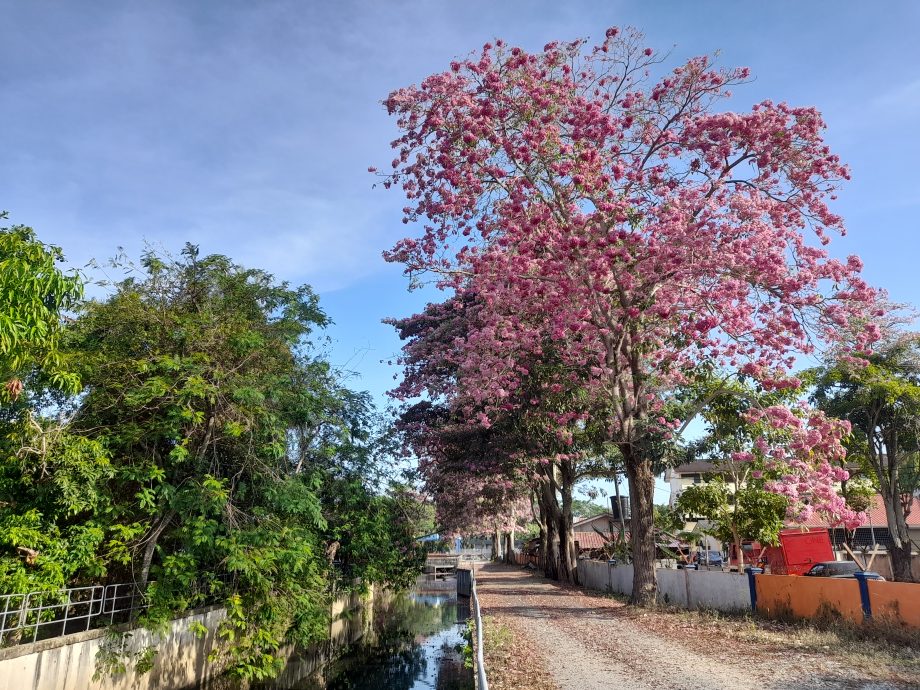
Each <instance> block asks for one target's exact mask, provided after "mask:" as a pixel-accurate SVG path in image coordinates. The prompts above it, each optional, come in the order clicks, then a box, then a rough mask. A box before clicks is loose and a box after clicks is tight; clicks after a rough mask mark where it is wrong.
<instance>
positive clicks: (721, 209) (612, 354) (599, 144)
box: [384, 29, 878, 517]
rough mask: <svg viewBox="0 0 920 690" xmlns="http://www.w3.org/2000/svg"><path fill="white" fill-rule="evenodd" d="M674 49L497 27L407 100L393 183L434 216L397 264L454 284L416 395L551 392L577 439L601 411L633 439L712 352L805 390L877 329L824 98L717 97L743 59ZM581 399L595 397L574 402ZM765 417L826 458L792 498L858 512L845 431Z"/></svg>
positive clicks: (461, 400) (399, 251)
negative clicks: (845, 460) (672, 52)
mask: <svg viewBox="0 0 920 690" xmlns="http://www.w3.org/2000/svg"><path fill="white" fill-rule="evenodd" d="M662 60H663V58H662V57H661V56H660V55H659V54H658V53H656V52H655V51H654V50H651V49H648V48H646V47H645V46H644V45H643V42H642V36H641V34H639V33H638V32H636V31H632V30H628V31H620V30H618V29H610V30H608V31H607V32H606V35H605V39H604V40H603V42H601V43H600V44H599V45H597V46H595V47H593V48H588V47H587V44H586V42H585V41H581V40H579V41H574V42H570V43H556V42H554V43H550V44H547V46H546V47H545V48H544V50H543V51H542V52H538V53H529V52H527V51H525V50H523V49H521V48H517V47H509V46H507V45H505V44H504V43H503V42H501V41H497V42H496V43H495V44H494V45H493V44H487V45H485V46H484V47H483V49H482V51H481V52H480V53H478V54H477V55H474V56H471V57H469V58H467V59H465V60H458V61H456V62H454V63H452V65H451V67H450V69H449V70H448V71H445V72H443V73H439V74H435V75H432V76H430V77H428V78H427V79H425V80H424V81H423V82H422V83H421V84H420V85H418V86H411V87H407V88H403V89H399V90H397V91H394V92H393V93H391V94H390V96H389V98H388V99H387V100H386V106H387V108H388V110H389V112H390V113H391V114H393V115H394V116H395V117H396V120H397V124H398V126H399V128H400V130H401V136H400V137H399V138H397V139H396V140H395V141H394V142H393V148H394V150H395V152H396V155H395V158H394V159H393V161H392V166H391V167H392V170H391V172H389V173H387V174H386V175H385V181H384V184H385V185H386V186H387V187H390V186H394V185H395V186H397V187H400V188H401V189H402V190H403V192H404V193H405V195H406V198H407V205H406V207H405V217H404V221H405V222H406V223H408V224H418V226H419V227H420V230H419V232H418V233H415V234H413V235H411V236H409V237H406V238H405V239H403V240H401V241H399V242H398V243H397V244H396V246H395V247H394V248H393V249H392V250H391V251H389V252H387V253H386V258H387V259H388V260H390V261H395V262H400V263H403V264H404V265H405V267H406V272H407V274H409V275H410V276H413V277H416V276H421V275H429V276H436V277H437V281H438V284H439V285H440V287H442V288H444V289H446V290H450V291H452V293H453V295H454V298H453V299H451V300H448V301H447V302H445V303H444V305H440V306H439V307H434V308H432V310H431V311H429V312H426V314H422V315H419V316H417V317H415V318H414V319H413V320H409V322H408V323H404V326H405V328H408V329H410V330H411V328H421V329H428V331H427V332H431V329H435V330H436V331H437V330H438V329H441V331H440V332H439V337H437V338H429V339H427V341H426V342H421V341H420V340H419V339H416V340H415V341H413V342H412V343H411V344H410V345H409V346H408V348H409V350H408V351H407V352H406V353H405V357H404V359H403V363H404V364H406V365H407V366H408V367H409V368H408V370H407V376H406V378H405V379H404V381H403V383H402V384H401V385H400V386H399V388H398V389H397V392H396V394H397V396H398V397H402V398H404V399H405V398H407V397H411V396H414V395H422V394H425V395H430V396H434V397H438V396H441V397H444V398H449V399H450V400H451V406H452V407H453V408H454V409H455V410H456V411H457V412H458V413H460V414H463V415H465V416H466V417H467V418H468V419H469V420H470V422H471V423H475V424H477V425H481V426H483V427H487V426H488V425H490V424H492V423H493V422H494V420H495V419H496V418H498V417H500V416H501V415H503V414H505V413H508V412H509V411H511V410H513V409H515V408H516V407H522V406H531V407H535V408H542V412H543V413H544V415H543V417H544V419H546V420H547V424H552V425H555V427H556V428H555V433H556V434H557V436H558V440H559V441H561V442H562V443H563V444H568V443H571V442H573V439H574V438H575V437H576V435H577V429H578V428H579V426H578V425H579V424H584V423H586V421H587V420H588V419H591V420H592V421H597V416H598V415H602V417H603V419H602V425H603V427H604V429H605V430H606V434H607V439H608V440H609V441H610V442H612V443H614V444H616V445H618V446H620V447H621V448H631V447H633V445H634V444H635V443H636V442H637V440H638V435H639V434H640V433H647V431H648V429H649V428H650V424H649V420H654V419H656V418H658V417H661V419H662V420H663V421H661V420H659V423H658V424H659V427H660V428H661V429H662V433H665V434H666V433H668V431H667V430H668V428H670V427H673V422H674V420H668V419H665V418H664V417H662V408H663V401H664V400H665V398H666V396H667V395H668V392H669V391H672V390H673V389H674V387H675V386H677V385H680V384H681V383H684V382H685V381H686V380H687V378H688V377H689V375H690V374H691V372H693V371H694V370H695V368H696V367H698V366H700V365H701V364H704V363H705V364H707V365H710V366H714V367H716V368H718V369H720V370H727V371H728V370H730V371H738V372H742V373H744V374H746V375H747V376H749V377H751V378H753V379H755V380H756V381H758V382H759V383H760V385H761V386H763V387H764V388H766V389H771V388H773V389H777V388H783V387H787V386H792V385H797V383H798V382H797V380H796V379H795V377H794V376H792V374H791V368H792V366H793V363H794V360H795V357H796V355H797V354H798V353H810V352H812V351H813V350H814V349H815V347H816V345H819V344H829V343H835V342H837V341H838V340H839V339H840V337H841V334H843V333H846V334H848V336H849V335H853V336H854V341H853V343H852V344H853V345H854V346H855V347H856V348H857V349H866V348H868V346H869V345H870V343H871V342H872V341H873V340H874V339H875V338H876V337H877V336H878V333H877V329H876V328H875V327H874V326H873V325H871V320H869V319H868V318H867V316H868V315H869V313H870V311H871V305H872V304H873V303H874V302H875V300H876V297H877V293H876V291H875V290H873V289H872V288H871V287H870V286H869V285H868V284H867V283H866V282H865V281H864V280H863V279H862V277H861V276H860V271H861V268H862V265H861V262H860V260H859V259H858V258H857V257H850V258H849V259H847V260H845V261H841V260H838V259H835V258H833V257H831V256H830V255H829V254H828V252H827V250H826V249H824V245H825V244H827V242H828V241H829V237H830V235H831V234H832V233H833V232H841V233H842V232H844V226H843V221H842V219H841V218H840V217H839V216H838V215H836V214H835V213H833V212H832V211H831V209H830V207H829V206H828V202H829V201H830V200H832V199H833V196H834V193H835V191H836V189H837V186H838V184H839V183H840V182H841V181H842V180H844V179H847V178H848V177H849V173H848V170H847V168H846V166H844V165H843V164H842V163H841V161H840V160H839V158H838V157H837V156H836V155H835V154H834V153H832V152H831V150H830V149H829V147H828V146H827V145H826V144H825V143H824V141H823V139H822V131H823V129H824V122H823V120H822V118H821V115H820V114H819V113H818V111H817V110H815V109H814V108H811V107H793V106H790V105H787V104H785V103H774V102H771V101H764V102H762V103H760V104H757V105H755V106H754V107H753V108H751V110H750V111H748V112H741V113H736V112H730V111H725V110H719V109H718V108H717V104H719V103H721V102H722V101H723V100H724V99H725V98H727V97H728V96H729V95H730V89H731V88H732V87H733V86H734V85H738V84H740V83H743V82H744V81H745V80H747V79H748V77H749V74H748V71H747V70H746V69H743V68H742V69H729V70H725V69H718V68H716V67H714V66H713V65H712V61H711V60H710V59H709V58H708V57H698V58H693V59H691V60H689V61H687V62H686V63H684V64H682V65H680V66H678V67H676V68H675V69H673V70H671V71H670V72H666V73H663V74H661V75H660V76H659V77H658V78H657V79H656V78H653V77H652V73H653V72H654V71H656V70H658V67H659V65H660V63H661V62H662ZM810 235H811V236H813V238H814V240H816V241H815V242H812V241H809V236H810ZM450 310H462V311H464V312H465V313H466V315H467V317H468V318H467V319H466V321H465V324H464V327H463V328H462V329H457V320H455V319H450V318H447V314H448V312H449V311H450ZM410 336H411V333H410ZM412 348H415V349H414V350H413V349H412ZM422 350H425V351H424V352H423V351H422ZM435 350H437V351H435ZM548 359H550V360H551V361H552V362H554V363H556V364H558V365H557V366H553V367H541V363H545V362H546V361H547V360H548ZM445 366H449V368H450V371H451V375H450V376H449V377H445V376H444V375H443V371H444V367H445ZM535 372H539V375H537V374H535ZM535 380H536V381H538V382H539V387H538V389H537V390H534V389H533V384H534V381H535ZM566 395H568V398H567V400H568V401H569V402H572V401H577V404H575V403H573V404H572V405H571V406H570V407H569V408H567V409H561V410H559V409H557V405H556V401H558V399H559V398H560V396H566ZM551 403H552V404H551ZM553 412H555V413H556V417H555V418H553V416H552V414H551V413H553ZM788 412H789V415H791V416H792V417H793V418H796V419H797V417H796V416H795V415H794V414H793V413H792V412H791V411H788ZM767 414H768V415H770V420H771V423H773V421H774V418H775V423H776V424H778V425H780V426H779V427H778V428H783V429H786V430H792V431H790V433H792V435H793V437H794V439H795V441H794V442H795V443H796V444H798V445H799V446H801V448H795V449H790V451H789V452H790V461H791V460H793V459H794V460H795V461H796V462H801V463H804V464H805V465H807V466H808V467H810V468H812V469H811V470H810V472H809V473H807V474H806V473H805V470H804V469H803V468H798V467H795V468H793V469H795V473H793V474H790V476H795V477H805V478H806V480H807V481H806V482H805V483H809V482H811V483H813V484H814V487H813V488H807V487H806V488H804V489H800V488H799V484H802V483H803V482H801V481H795V482H793V481H792V480H791V479H790V480H789V481H782V483H783V484H784V485H785V486H787V488H786V489H784V491H786V492H787V493H786V494H785V495H787V496H789V497H790V498H791V499H792V501H793V503H794V505H796V506H801V507H800V508H797V511H798V512H797V513H796V515H797V516H799V517H801V516H802V515H804V514H805V512H807V509H806V507H805V506H812V509H814V507H813V506H814V505H815V501H817V502H820V504H821V505H822V506H826V507H827V508H828V509H831V508H834V509H836V510H839V509H841V506H839V505H837V503H836V502H835V501H834V500H833V499H832V497H831V496H829V495H825V494H826V493H827V492H826V491H825V488H826V486H827V481H828V478H829V477H830V476H831V474H830V473H829V471H825V470H824V465H825V459H824V458H825V457H827V455H826V454H827V453H829V452H831V451H832V448H831V446H833V445H834V444H835V443H838V442H839V438H836V437H835V436H834V433H836V432H834V433H830V431H831V430H830V429H825V428H824V427H823V426H821V424H820V423H819V424H818V426H817V427H814V426H812V425H811V424H810V423H809V424H806V425H805V426H804V427H803V428H801V429H797V428H795V424H794V423H793V421H792V419H791V418H786V417H783V415H782V414H781V413H780V412H779V411H773V412H769V413H767ZM776 461H777V462H779V461H780V459H779V458H776ZM789 486H794V488H795V491H794V496H793V495H791V494H790V493H789V492H790V491H791V489H789V488H788V487H789ZM840 514H843V513H840Z"/></svg>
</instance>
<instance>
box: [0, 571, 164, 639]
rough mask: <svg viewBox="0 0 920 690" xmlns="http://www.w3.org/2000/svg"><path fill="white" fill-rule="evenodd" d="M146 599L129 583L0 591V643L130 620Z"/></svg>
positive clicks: (144, 604) (66, 632)
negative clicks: (24, 591)
mask: <svg viewBox="0 0 920 690" xmlns="http://www.w3.org/2000/svg"><path fill="white" fill-rule="evenodd" d="M146 607H147V601H146V599H145V597H144V596H143V594H142V593H141V592H140V590H139V589H138V588H137V586H136V585H135V584H134V583H133V582H132V583H121V584H113V585H106V586H103V585H92V586H89V587H71V588H68V589H59V590H55V591H51V592H29V593H28V594H3V595H0V647H9V646H13V645H17V644H24V643H27V642H36V641H38V640H45V639H48V638H51V637H61V636H62V635H70V634H72V633H76V632H84V631H86V630H89V629H91V628H96V627H101V626H104V625H111V624H113V623H125V622H128V621H130V620H133V619H134V618H135V617H136V616H137V614H138V613H139V612H140V611H141V610H143V609H144V608H146Z"/></svg>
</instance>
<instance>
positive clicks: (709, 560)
mask: <svg viewBox="0 0 920 690" xmlns="http://www.w3.org/2000/svg"><path fill="white" fill-rule="evenodd" d="M693 562H694V563H696V564H697V565H714V566H716V567H718V568H721V567H722V553H721V552H720V551H698V552H697V554H696V555H695V556H694V557H693Z"/></svg>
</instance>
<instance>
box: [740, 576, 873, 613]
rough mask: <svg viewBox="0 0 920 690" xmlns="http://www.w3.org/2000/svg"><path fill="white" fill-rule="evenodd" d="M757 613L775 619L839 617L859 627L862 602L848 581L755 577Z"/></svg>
mask: <svg viewBox="0 0 920 690" xmlns="http://www.w3.org/2000/svg"><path fill="white" fill-rule="evenodd" d="M754 581H755V584H756V587H757V611H758V612H760V613H763V614H764V615H766V616H770V617H777V618H787V617H793V618H820V617H836V616H839V617H841V618H843V619H845V620H848V621H851V622H854V623H861V622H862V620H863V612H862V599H861V597H860V595H859V583H858V582H856V580H850V579H835V578H830V577H801V576H796V575H757V576H755V579H754Z"/></svg>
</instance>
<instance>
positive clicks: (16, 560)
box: [0, 245, 424, 679]
mask: <svg viewBox="0 0 920 690" xmlns="http://www.w3.org/2000/svg"><path fill="white" fill-rule="evenodd" d="M123 268H125V270H126V272H127V274H128V277H126V278H125V279H124V280H122V281H120V282H118V283H116V284H114V285H113V286H111V288H112V290H111V294H110V295H109V296H107V297H106V298H105V299H99V300H91V301H87V302H84V303H82V304H79V305H77V304H74V303H72V302H68V303H67V304H68V307H69V308H70V309H71V310H73V311H74V313H75V314H76V318H75V319H74V320H72V321H71V323H70V324H69V325H68V326H67V327H66V329H64V330H62V331H61V332H60V333H56V334H55V336H54V338H55V339H54V341H53V344H54V345H55V346H56V347H58V348H59V350H60V352H61V354H60V357H59V361H66V362H67V363H68V364H69V365H70V366H72V367H73V372H74V374H76V375H78V376H79V380H80V381H81V382H82V384H83V385H84V388H83V390H82V391H81V392H80V393H79V394H78V395H72V393H73V390H72V389H67V388H65V389H64V390H60V387H59V386H57V387H56V384H57V383H58V381H57V380H56V379H55V378H54V376H53V375H52V374H53V372H54V370H53V369H47V370H45V369H43V370H40V371H38V372H37V373H36V374H35V375H34V376H33V380H34V381H35V386H34V391H32V392H31V395H29V396H22V397H21V398H20V399H19V400H17V401H15V405H16V406H17V407H16V410H10V411H7V410H6V409H4V418H3V420H2V422H3V424H4V432H5V433H4V434H3V438H4V443H6V444H7V445H5V446H4V451H5V455H4V464H3V468H2V469H3V471H2V474H0V501H2V502H0V588H2V590H3V591H14V592H20V591H29V590H32V589H54V588H58V587H63V586H65V585H80V584H89V583H105V582H124V581H132V580H133V581H134V582H136V583H137V584H138V586H139V587H140V588H142V589H144V588H145V587H146V596H147V599H148V603H149V608H147V609H146V611H145V613H144V614H143V617H142V622H143V623H144V624H146V625H148V626H149V627H151V628H153V629H155V630H160V629H162V628H163V626H164V625H165V624H166V623H167V622H168V620H169V619H170V618H171V617H173V616H175V615H176V614H178V613H180V612H183V611H185V610H187V609H189V608H191V607H194V606H197V605H201V604H203V603H214V602H219V603H222V604H223V605H224V606H225V607H226V609H227V616H226V619H225V620H224V622H223V623H222V624H221V626H220V629H219V630H218V631H217V635H218V638H219V639H220V640H221V641H222V642H223V644H222V645H221V647H220V648H219V649H217V650H216V651H215V656H220V657H223V660H224V662H226V663H227V664H228V665H229V668H230V669H231V670H232V671H233V672H234V673H235V674H237V675H239V676H242V677H246V678H251V679H266V678H269V677H271V676H273V675H274V674H275V673H276V672H277V671H278V670H279V668H280V658H279V656H278V654H277V651H278V649H279V648H280V647H281V646H282V645H286V644H292V643H293V644H300V645H306V644H310V643H313V642H317V641H319V640H322V639H324V638H325V637H326V636H327V634H328V613H329V607H328V605H329V602H330V598H331V596H332V594H333V593H334V592H335V591H339V590H341V589H342V588H351V587H359V588H364V587H367V586H368V585H369V584H372V583H386V584H390V585H393V586H397V587H403V586H406V585H407V584H409V583H410V582H411V581H412V579H413V578H414V576H415V574H416V573H417V572H419V571H420V568H421V563H422V562H423V554H422V550H421V549H420V547H419V546H418V545H417V543H416V542H415V536H416V529H417V528H418V526H419V524H420V523H423V522H424V514H423V513H424V511H423V509H420V508H419V505H420V503H421V502H420V500H419V499H418V497H417V496H415V495H414V494H412V492H410V491H408V490H407V489H406V488H405V487H399V486H392V487H388V486H387V484H386V483H385V480H386V476H387V474H388V472H389V468H388V466H387V464H386V463H385V462H384V460H383V456H384V455H385V454H386V452H387V449H388V447H387V445H386V437H385V434H383V433H382V424H381V422H380V420H379V418H378V415H377V413H376V412H375V411H374V409H373V406H372V405H371V403H370V399H369V397H368V396H367V394H363V393H356V392H353V391H350V390H348V389H347V388H345V387H344V386H343V385H342V384H341V382H340V381H339V377H338V375H337V373H336V372H335V371H334V370H333V369H332V367H331V366H330V365H329V363H328V362H327V361H325V360H324V359H322V358H320V357H317V356H316V355H315V354H314V347H313V338H314V337H315V334H316V332H317V331H318V329H321V328H323V327H325V326H326V325H328V323H329V320H328V318H327V317H326V315H325V314H324V313H323V311H322V310H321V309H320V307H319V303H318V300H317V297H316V295H315V294H314V293H313V292H312V291H311V290H310V289H309V288H308V287H299V288H292V287H290V286H288V285H287V284H286V283H279V282H277V281H275V280H274V278H273V277H272V276H271V275H269V274H267V273H265V272H263V271H259V270H254V269H247V268H243V267H241V266H238V265H236V264H234V263H233V262H232V261H231V260H230V259H229V258H227V257H224V256H205V257H202V256H200V255H199V253H198V250H197V248H196V247H194V246H192V245H187V246H186V247H185V249H184V250H183V251H182V254H181V256H179V257H177V258H176V257H170V256H161V255H157V254H155V253H152V252H148V253H146V254H145V255H144V256H143V257H142V261H141V263H140V265H139V266H132V265H129V266H123ZM21 342H22V343H23V345H22V347H23V348H24V350H23V351H28V352H37V351H39V348H38V345H40V344H41V343H39V344H38V345H36V344H33V343H31V342H28V341H21ZM46 345H47V343H46ZM35 361H36V363H37V364H36V366H38V364H42V365H44V364H45V363H47V362H49V361H50V360H48V359H47V358H46V359H45V360H42V361H41V362H39V361H38V360H35ZM55 361H58V360H55ZM52 365H54V366H56V365H55V362H54V361H51V364H50V365H49V366H52ZM73 380H76V378H74V379H73ZM14 412H15V414H14ZM50 412H53V413H54V414H55V417H54V418H52V417H51V416H50V415H49V413H50ZM15 549H19V550H20V551H23V550H24V552H25V553H28V554H32V555H30V556H29V557H28V558H21V557H19V556H17V554H16V551H15ZM113 644H114V643H113ZM116 646H117V645H116ZM122 646H123V645H122ZM110 647H112V649H109V652H112V653H111V654H109V653H108V652H106V655H103V656H104V658H102V659H101V663H102V665H103V667H105V668H110V669H117V668H121V664H123V662H122V661H119V660H118V658H117V657H118V653H117V650H115V648H114V647H113V646H112V645H110ZM113 650H114V651H113ZM153 659H154V657H153V656H152V654H148V655H146V656H142V657H138V658H137V659H135V663H134V667H135V670H138V671H139V670H142V669H143V668H146V667H149V666H150V665H151V664H152V663H153ZM105 668H104V669H103V670H105Z"/></svg>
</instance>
